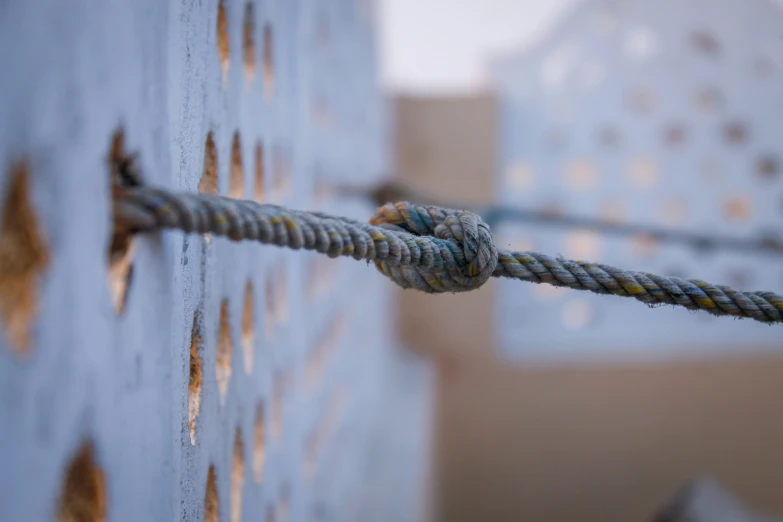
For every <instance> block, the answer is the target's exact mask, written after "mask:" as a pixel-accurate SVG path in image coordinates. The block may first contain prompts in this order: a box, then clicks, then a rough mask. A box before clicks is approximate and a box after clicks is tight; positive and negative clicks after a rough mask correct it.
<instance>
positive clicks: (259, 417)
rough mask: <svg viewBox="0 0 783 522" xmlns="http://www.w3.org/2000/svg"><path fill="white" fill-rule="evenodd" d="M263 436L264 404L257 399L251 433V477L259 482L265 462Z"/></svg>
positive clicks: (262, 475)
mask: <svg viewBox="0 0 783 522" xmlns="http://www.w3.org/2000/svg"><path fill="white" fill-rule="evenodd" d="M265 436H266V430H265V429H264V404H263V403H262V402H261V401H259V402H258V405H257V406H256V420H255V428H254V433H253V477H254V478H255V481H256V482H257V483H259V484H260V483H261V482H262V481H263V480H264V464H266V441H265V440H264V437H265Z"/></svg>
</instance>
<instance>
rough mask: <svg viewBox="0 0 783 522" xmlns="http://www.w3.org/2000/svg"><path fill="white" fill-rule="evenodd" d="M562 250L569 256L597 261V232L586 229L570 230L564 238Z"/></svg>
mask: <svg viewBox="0 0 783 522" xmlns="http://www.w3.org/2000/svg"><path fill="white" fill-rule="evenodd" d="M564 250H565V253H566V255H567V256H568V257H571V258H575V259H585V260H590V261H598V259H599V257H600V255H601V242H600V240H599V237H598V233H597V232H595V231H594V230H588V229H581V230H575V231H573V232H570V233H569V234H568V235H567V236H566V238H565V245H564Z"/></svg>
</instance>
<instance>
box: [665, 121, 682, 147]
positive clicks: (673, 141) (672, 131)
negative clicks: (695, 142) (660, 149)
mask: <svg viewBox="0 0 783 522" xmlns="http://www.w3.org/2000/svg"><path fill="white" fill-rule="evenodd" d="M663 142H664V143H665V144H666V146H667V147H670V148H679V147H681V146H682V145H683V144H684V143H685V128H684V127H683V126H682V125H680V124H677V123H673V124H671V125H668V126H667V127H666V128H665V129H664V131H663Z"/></svg>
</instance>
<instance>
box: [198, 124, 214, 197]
mask: <svg viewBox="0 0 783 522" xmlns="http://www.w3.org/2000/svg"><path fill="white" fill-rule="evenodd" d="M198 191H199V192H201V193H203V194H217V192H218V179H217V149H216V148H215V138H214V136H213V135H212V131H209V133H207V140H206V142H205V143H204V170H203V171H202V173H201V180H200V181H199V183H198Z"/></svg>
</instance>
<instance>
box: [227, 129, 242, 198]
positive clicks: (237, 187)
mask: <svg viewBox="0 0 783 522" xmlns="http://www.w3.org/2000/svg"><path fill="white" fill-rule="evenodd" d="M228 195H229V196H230V197H232V198H236V199H244V197H245V170H244V168H243V167H242V141H241V139H240V138H239V131H235V132H234V138H233V139H232V140H231V176H229V180H228Z"/></svg>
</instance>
